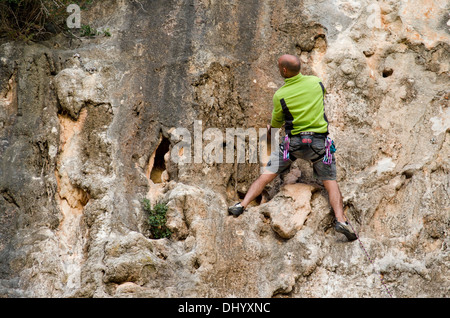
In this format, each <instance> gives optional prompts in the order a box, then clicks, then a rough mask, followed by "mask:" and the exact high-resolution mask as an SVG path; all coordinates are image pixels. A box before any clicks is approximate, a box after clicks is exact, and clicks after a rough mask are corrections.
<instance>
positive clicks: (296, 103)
mask: <svg viewBox="0 0 450 318" xmlns="http://www.w3.org/2000/svg"><path fill="white" fill-rule="evenodd" d="M300 68H301V63H300V60H299V59H298V57H296V56H294V55H288V54H286V55H283V56H281V57H280V58H279V59H278V69H279V71H280V74H281V76H282V77H283V78H284V81H285V84H284V85H283V86H282V87H281V88H279V89H278V90H277V91H276V93H275V94H274V96H273V111H272V119H271V122H270V124H269V125H267V128H268V131H269V133H270V129H271V128H281V127H282V126H283V124H284V125H285V132H286V137H284V138H283V139H284V140H282V142H281V143H280V147H279V150H278V149H277V150H275V151H274V152H272V154H271V156H270V158H269V161H268V163H267V166H266V167H265V170H264V172H263V173H262V174H261V175H260V176H259V178H258V179H256V181H255V182H253V184H252V185H251V186H250V189H249V190H248V192H247V193H246V195H245V197H244V199H243V200H242V201H241V202H239V203H236V204H235V205H233V206H231V207H229V208H228V212H229V213H230V214H232V215H234V216H236V217H237V216H239V215H241V214H242V213H243V212H244V210H245V209H246V208H247V205H248V204H249V203H250V202H251V201H253V200H254V199H255V198H256V197H257V196H258V195H260V194H261V192H262V191H263V190H264V187H265V186H266V185H267V184H268V183H269V182H271V181H272V180H273V179H275V177H276V176H277V175H279V174H280V173H282V172H284V171H285V170H287V169H288V168H289V167H290V166H291V164H292V163H293V162H294V161H295V160H296V159H297V158H302V159H305V160H309V161H310V162H312V164H313V171H314V176H315V177H316V178H317V179H319V180H321V181H322V183H323V185H324V187H325V189H326V190H327V192H328V197H329V201H330V205H331V207H332V208H333V211H334V214H335V218H336V220H335V230H336V231H337V232H339V233H343V234H344V235H345V236H346V237H347V239H348V240H349V241H353V240H355V239H357V237H356V235H355V233H354V232H353V231H352V229H351V228H350V226H349V224H348V222H347V219H346V217H345V215H344V210H343V201H342V194H341V191H340V189H339V185H338V183H337V181H336V160H335V157H334V155H332V151H333V150H334V149H333V148H334V143H332V141H331V139H330V138H329V137H328V120H327V117H326V115H325V109H324V95H325V92H326V90H325V88H324V86H323V84H322V82H321V80H320V79H319V78H318V77H316V76H307V75H302V74H301V73H300ZM327 143H328V144H327ZM327 147H328V148H327ZM330 149H333V150H331V151H330Z"/></svg>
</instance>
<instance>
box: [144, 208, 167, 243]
mask: <svg viewBox="0 0 450 318" xmlns="http://www.w3.org/2000/svg"><path fill="white" fill-rule="evenodd" d="M142 205H143V208H144V211H146V212H147V213H148V219H147V220H148V224H149V226H150V235H151V238H154V239H161V238H166V237H167V238H168V237H170V236H171V235H172V232H171V231H170V230H169V229H168V228H167V227H166V222H167V217H166V213H167V209H168V207H167V205H166V204H164V203H157V204H155V206H154V207H153V208H152V207H151V203H150V200H148V199H144V200H142Z"/></svg>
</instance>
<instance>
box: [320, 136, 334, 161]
mask: <svg viewBox="0 0 450 318" xmlns="http://www.w3.org/2000/svg"><path fill="white" fill-rule="evenodd" d="M335 152H336V146H335V144H334V141H333V140H332V139H331V138H330V137H327V138H326V139H325V156H324V157H323V163H324V164H326V165H331V163H332V162H333V153H335Z"/></svg>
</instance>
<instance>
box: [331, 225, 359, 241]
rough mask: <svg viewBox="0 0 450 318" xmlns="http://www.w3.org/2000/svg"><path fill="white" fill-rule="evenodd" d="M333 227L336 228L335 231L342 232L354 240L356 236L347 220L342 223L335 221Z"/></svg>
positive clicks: (350, 239)
mask: <svg viewBox="0 0 450 318" xmlns="http://www.w3.org/2000/svg"><path fill="white" fill-rule="evenodd" d="M334 229H335V230H336V232H339V233H342V234H344V235H345V236H346V237H347V239H348V240H349V241H354V240H356V239H357V238H358V237H357V236H356V234H355V233H354V232H353V231H352V229H351V227H350V225H349V224H348V223H347V222H345V223H342V222H338V221H336V223H335V225H334Z"/></svg>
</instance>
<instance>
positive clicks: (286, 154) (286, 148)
mask: <svg viewBox="0 0 450 318" xmlns="http://www.w3.org/2000/svg"><path fill="white" fill-rule="evenodd" d="M283 160H284V161H287V160H289V136H288V135H286V136H285V137H284V142H283Z"/></svg>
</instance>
